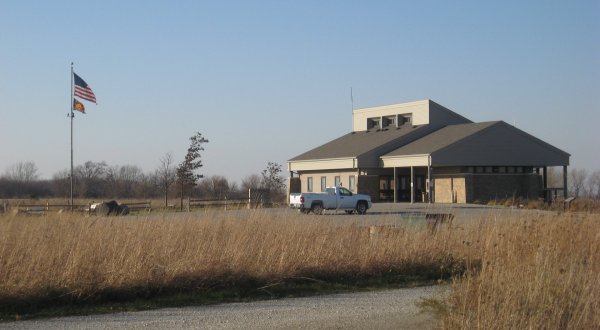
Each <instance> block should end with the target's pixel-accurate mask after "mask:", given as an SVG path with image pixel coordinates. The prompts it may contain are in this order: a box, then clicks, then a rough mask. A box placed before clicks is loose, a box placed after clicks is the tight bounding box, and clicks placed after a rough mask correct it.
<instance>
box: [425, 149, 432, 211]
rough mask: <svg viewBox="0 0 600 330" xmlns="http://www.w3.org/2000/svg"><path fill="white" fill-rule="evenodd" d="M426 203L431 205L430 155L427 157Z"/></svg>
mask: <svg viewBox="0 0 600 330" xmlns="http://www.w3.org/2000/svg"><path fill="white" fill-rule="evenodd" d="M425 191H426V192H427V203H429V204H431V155H430V156H428V157H427V186H426V187H425Z"/></svg>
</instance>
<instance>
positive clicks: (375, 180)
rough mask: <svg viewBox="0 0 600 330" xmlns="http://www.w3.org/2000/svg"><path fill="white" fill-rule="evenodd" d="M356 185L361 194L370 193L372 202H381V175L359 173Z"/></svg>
mask: <svg viewBox="0 0 600 330" xmlns="http://www.w3.org/2000/svg"><path fill="white" fill-rule="evenodd" d="M356 186H357V190H358V191H357V192H358V193H359V194H365V195H369V196H371V201H372V202H379V175H359V176H358V178H357V179H356Z"/></svg>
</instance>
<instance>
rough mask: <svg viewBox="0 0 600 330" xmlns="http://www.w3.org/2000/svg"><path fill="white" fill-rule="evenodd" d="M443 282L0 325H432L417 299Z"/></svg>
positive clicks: (433, 293)
mask: <svg viewBox="0 0 600 330" xmlns="http://www.w3.org/2000/svg"><path fill="white" fill-rule="evenodd" d="M444 290H445V289H444V288H443V287H441V286H428V287H418V288H407V289H396V290H387V291H376V292H360V293H347V294H335V295H325V296H317V297H306V298H286V299H278V300H266V301H256V302H249V303H231V304H220V305H210V306H199V307H184V308H166V309H159V310H151V311H142V312H130V313H116V314H104V315H91V316H78V317H65V318H56V319H46V320H33V321H20V322H14V323H4V324H0V328H2V329H431V328H434V327H435V326H436V325H437V321H436V320H435V318H434V317H433V316H432V315H430V314H427V313H420V311H419V308H418V307H417V306H416V305H415V303H417V302H419V301H421V298H425V297H433V296H437V295H441V294H443V292H444Z"/></svg>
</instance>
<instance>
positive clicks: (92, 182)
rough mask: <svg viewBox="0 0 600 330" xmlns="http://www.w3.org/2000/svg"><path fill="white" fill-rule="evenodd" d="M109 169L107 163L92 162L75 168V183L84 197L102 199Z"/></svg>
mask: <svg viewBox="0 0 600 330" xmlns="http://www.w3.org/2000/svg"><path fill="white" fill-rule="evenodd" d="M107 167H108V165H107V164H106V162H98V163H95V162H92V161H87V162H85V163H84V164H83V165H78V166H77V167H75V171H74V172H75V181H76V183H77V186H79V187H80V188H79V190H80V194H81V195H82V196H83V197H100V196H102V195H104V194H105V189H104V187H103V185H104V183H105V175H106V171H107Z"/></svg>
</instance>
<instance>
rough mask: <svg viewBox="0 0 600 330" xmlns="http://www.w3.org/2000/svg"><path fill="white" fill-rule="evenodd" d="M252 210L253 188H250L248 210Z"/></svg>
mask: <svg viewBox="0 0 600 330" xmlns="http://www.w3.org/2000/svg"><path fill="white" fill-rule="evenodd" d="M251 208H252V188H248V210H249V209H251Z"/></svg>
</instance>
